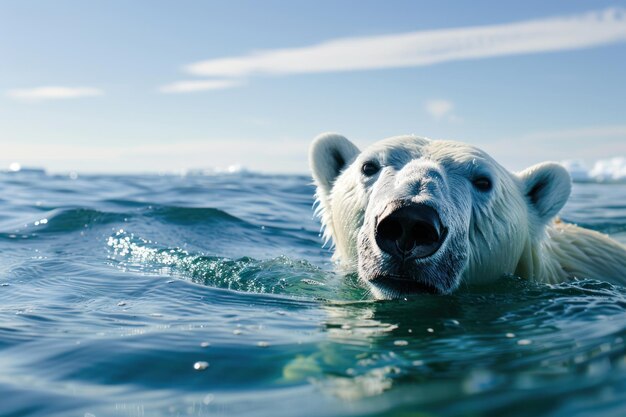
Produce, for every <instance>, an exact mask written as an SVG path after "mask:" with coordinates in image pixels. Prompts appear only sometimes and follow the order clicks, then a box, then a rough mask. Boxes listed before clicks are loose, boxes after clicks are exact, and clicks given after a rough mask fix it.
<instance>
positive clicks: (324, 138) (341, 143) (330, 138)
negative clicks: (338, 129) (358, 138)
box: [309, 133, 360, 195]
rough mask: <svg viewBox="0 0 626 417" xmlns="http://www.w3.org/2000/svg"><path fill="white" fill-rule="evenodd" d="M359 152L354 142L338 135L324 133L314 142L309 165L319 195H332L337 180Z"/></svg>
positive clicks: (310, 151)
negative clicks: (331, 191)
mask: <svg viewBox="0 0 626 417" xmlns="http://www.w3.org/2000/svg"><path fill="white" fill-rule="evenodd" d="M359 152H360V151H359V148H357V147H356V146H355V145H354V144H353V143H352V142H350V141H349V140H348V139H346V138H345V137H343V136H341V135H338V134H336V133H323V134H321V135H319V136H318V137H316V138H315V139H314V140H313V143H312V144H311V147H310V149H309V164H310V165H311V171H313V179H314V180H315V185H317V191H318V194H323V195H328V194H329V193H330V190H331V188H332V186H333V183H334V182H335V179H336V178H337V177H338V176H339V174H340V173H341V171H342V170H343V169H344V168H345V167H347V166H348V165H350V163H351V162H352V161H353V160H354V158H355V157H356V156H357V155H358V154H359Z"/></svg>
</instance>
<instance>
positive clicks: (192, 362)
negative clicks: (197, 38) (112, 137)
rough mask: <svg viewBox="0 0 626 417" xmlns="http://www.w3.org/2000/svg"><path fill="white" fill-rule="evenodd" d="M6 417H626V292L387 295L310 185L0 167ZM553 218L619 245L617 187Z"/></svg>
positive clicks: (579, 200) (602, 189)
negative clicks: (336, 231)
mask: <svg viewBox="0 0 626 417" xmlns="http://www.w3.org/2000/svg"><path fill="white" fill-rule="evenodd" d="M0 190H1V194H0V415H1V416H81V417H82V416H85V417H92V416H97V417H100V416H294V415H298V416H353V415H363V416H528V415H532V416H567V417H572V416H588V415H594V416H616V417H617V416H623V415H626V289H625V288H623V287H620V286H614V285H610V284H607V283H603V282H600V281H594V280H581V281H576V282H571V283H566V284H560V285H545V284H537V283H529V282H525V281H523V280H521V279H516V278H503V279H502V280H501V281H500V282H498V283H495V284H493V285H490V286H488V287H481V288H475V289H471V290H464V291H462V292H459V293H456V294H454V295H450V296H435V295H423V296H417V297H416V298H415V299H411V300H410V301H387V302H376V301H373V300H371V299H370V298H369V295H368V292H367V291H366V290H365V289H363V288H362V287H361V286H360V285H359V283H358V280H357V279H356V277H355V276H347V277H344V276H341V275H339V274H338V273H336V272H334V269H333V265H332V263H331V261H330V256H331V252H330V251H329V249H327V248H326V249H325V248H322V247H321V239H320V237H319V234H318V233H319V224H318V222H317V221H316V220H315V219H314V218H313V216H312V213H313V211H312V207H311V206H312V203H313V191H314V190H313V188H312V186H311V185H310V179H309V178H308V177H306V176H268V175H260V174H252V173H245V172H241V173H236V174H231V175H228V174H223V175H186V176H175V175H169V176H168V175H165V176H157V175H154V176H96V175H91V176H88V175H84V176H83V175H80V176H76V175H71V176H68V175H47V174H45V173H44V172H41V171H36V170H34V171H29V170H21V171H19V172H14V173H0ZM562 216H563V218H564V219H565V220H568V221H573V222H576V223H579V224H581V225H583V226H586V227H590V228H593V229H596V230H599V231H601V232H604V233H609V234H611V235H612V236H614V237H615V238H616V239H618V240H620V241H622V242H626V185H624V184H597V183H584V184H575V186H574V190H573V196H572V199H571V201H570V202H569V204H568V205H567V206H566V208H565V210H564V212H563V213H562Z"/></svg>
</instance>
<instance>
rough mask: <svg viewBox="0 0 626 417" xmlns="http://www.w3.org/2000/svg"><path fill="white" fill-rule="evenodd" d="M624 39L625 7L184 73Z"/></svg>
mask: <svg viewBox="0 0 626 417" xmlns="http://www.w3.org/2000/svg"><path fill="white" fill-rule="evenodd" d="M623 41H626V11H624V10H622V9H606V10H601V11H593V12H588V13H584V14H578V15H571V16H558V17H553V18H545V19H536V20H527V21H521V22H515V23H507V24H498V25H486V26H474V27H465V28H452V29H439V30H430V31H417V32H408V33H400V34H393V35H384V36H369V37H354V38H342V39H335V40H330V41H327V42H323V43H320V44H317V45H312V46H307V47H300V48H286V49H276V50H262V51H258V52H254V53H250V54H248V55H243V56H236V57H230V58H217V59H210V60H206V61H201V62H196V63H193V64H190V65H187V66H186V67H185V70H186V71H187V72H188V73H191V74H194V75H199V76H208V77H226V78H245V77H248V76H251V75H255V74H273V75H284V74H304V73H318V72H331V71H354V70H367V69H380V68H398V67H415V66H425V65H433V64H437V63H441V62H448V61H458V60H467V59H479V58H488V57H496V56H506V55H517V54H530V53H540V52H550V51H561V50H573V49H581V48H589V47H593V46H599V45H605V44H610V43H615V42H623Z"/></svg>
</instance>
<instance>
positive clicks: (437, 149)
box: [310, 133, 571, 299]
mask: <svg viewBox="0 0 626 417" xmlns="http://www.w3.org/2000/svg"><path fill="white" fill-rule="evenodd" d="M310 165H311V169H312V172H313V178H314V181H315V185H316V186H317V201H318V204H319V205H318V214H319V215H320V218H321V221H322V227H323V229H324V236H325V239H326V240H327V241H329V240H332V242H333V244H334V249H335V258H336V259H337V260H338V261H339V262H340V263H341V264H342V265H343V266H345V267H348V268H352V269H356V270H357V271H358V274H359V277H360V278H361V279H362V280H363V281H365V282H367V283H368V284H369V286H370V288H371V290H372V293H373V294H374V296H375V297H377V298H382V299H384V298H398V297H403V296H405V295H408V294H411V293H416V292H430V293H440V294H444V293H449V292H451V291H453V290H455V289H456V288H457V287H458V286H459V285H460V284H461V283H468V284H471V283H482V282H489V281H493V280H495V279H497V278H498V277H500V276H502V275H504V274H515V272H516V271H517V270H518V266H519V265H520V263H521V262H522V261H523V262H532V261H533V260H532V259H522V258H524V257H526V258H529V257H531V258H532V253H535V252H534V251H529V248H530V247H533V246H536V245H541V244H542V242H543V240H544V239H545V235H546V233H545V227H546V225H547V224H549V223H550V222H551V220H552V219H553V218H554V217H555V215H556V214H557V213H558V211H559V210H560V209H561V208H562V207H563V205H564V204H565V202H566V201H567V199H568V197H569V194H570V189H571V185H570V177H569V174H568V173H567V171H566V170H565V168H563V167H562V166H561V165H558V164H556V163H550V162H546V163H542V164H538V165H535V166H533V167H530V168H528V169H526V170H524V171H522V172H520V173H512V172H509V171H507V170H506V169H505V168H503V167H502V166H501V165H500V164H498V163H497V162H496V161H495V160H494V159H492V158H491V157H490V156H489V155H487V154H486V153H485V152H483V151H481V150H480V149H478V148H476V147H474V146H470V145H467V144H464V143H459V142H453V141H444V140H430V139H425V138H420V137H416V136H397V137H393V138H389V139H385V140H382V141H380V142H378V143H375V144H374V145H372V146H370V147H369V148H367V149H366V150H364V151H363V152H361V151H359V149H358V148H357V147H356V146H355V145H354V144H353V143H352V142H350V141H349V140H348V139H346V138H345V137H343V136H340V135H337V134H333V133H327V134H323V135H320V136H318V137H317V138H316V139H315V141H314V142H313V144H312V145H311V149H310Z"/></svg>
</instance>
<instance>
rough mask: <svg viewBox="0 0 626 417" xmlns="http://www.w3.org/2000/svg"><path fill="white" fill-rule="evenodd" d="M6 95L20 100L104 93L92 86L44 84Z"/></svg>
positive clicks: (16, 90) (54, 98) (59, 98)
mask: <svg viewBox="0 0 626 417" xmlns="http://www.w3.org/2000/svg"><path fill="white" fill-rule="evenodd" d="M6 95H7V97H9V98H12V99H15V100H20V101H31V102H35V101H44V100H66V99H72V98H82V97H96V96H102V95H104V91H102V90H100V89H98V88H94V87H61V86H45V87H36V88H26V89H15V90H9V91H7V93H6Z"/></svg>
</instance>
